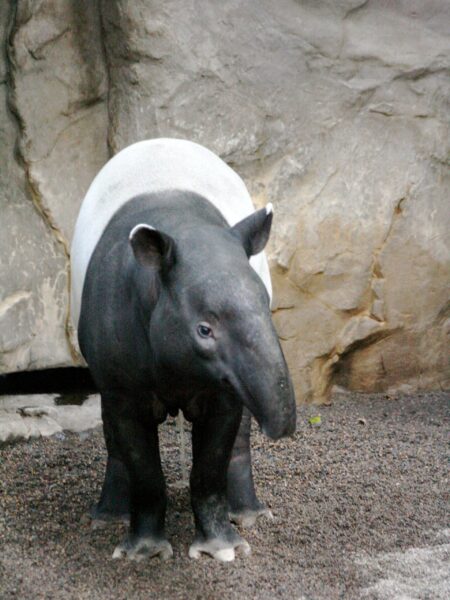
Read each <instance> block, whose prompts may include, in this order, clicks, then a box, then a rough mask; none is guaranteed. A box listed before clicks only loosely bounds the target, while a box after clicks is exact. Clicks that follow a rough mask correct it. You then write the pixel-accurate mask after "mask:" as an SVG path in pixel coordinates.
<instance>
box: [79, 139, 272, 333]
mask: <svg viewBox="0 0 450 600" xmlns="http://www.w3.org/2000/svg"><path fill="white" fill-rule="evenodd" d="M166 190H181V191H189V192H194V193H197V194H200V195H201V196H203V197H204V198H206V199H207V200H209V201H210V202H211V203H212V204H213V205H214V206H215V207H216V208H217V209H218V210H219V211H220V212H221V213H222V215H223V216H224V218H225V219H226V221H227V222H228V223H229V224H230V225H234V224H235V223H237V222H238V221H240V220H241V219H243V218H244V217H246V216H248V215H249V214H251V213H252V212H253V211H254V207H253V203H252V200H251V198H250V195H249V193H248V191H247V188H246V187H245V184H244V182H243V181H242V179H241V178H240V177H239V175H238V174H237V173H235V172H234V171H233V170H232V169H231V168H230V167H229V166H228V165H227V164H226V163H225V162H224V161H223V160H221V159H220V158H219V157H218V156H216V155H215V154H214V153H213V152H211V151H210V150H208V149H206V148H204V147H203V146H200V145H199V144H195V143H194V142H189V141H186V140H177V139H164V138H161V139H155V140H146V141H143V142H138V143H136V144H133V145H132V146H128V148H125V149H124V150H122V151H121V152H119V153H118V154H117V155H116V156H114V157H113V158H112V159H111V160H110V161H109V162H108V163H107V164H106V165H105V166H104V167H103V168H102V169H101V171H100V172H99V173H98V175H97V176H96V178H95V179H94V181H93V182H92V184H91V186H90V188H89V190H88V192H87V194H86V196H85V198H84V200H83V204H82V206H81V210H80V213H79V215H78V219H77V222H76V225H75V233H74V237H73V241H72V247H71V276H72V280H71V281H72V283H71V289H72V294H71V315H72V322H73V325H74V327H75V328H76V327H77V326H78V319H79V315H80V308H81V295H82V291H83V284H84V278H85V275H86V271H87V268H88V265H89V260H90V258H91V256H92V253H93V252H94V250H95V247H96V245H97V243H98V241H99V239H100V237H101V236H102V233H103V231H104V230H105V227H106V226H107V224H108V222H109V221H110V219H111V218H112V217H113V216H114V214H115V213H116V212H117V211H118V210H119V209H120V208H121V207H122V206H123V205H124V204H125V203H126V202H128V201H129V200H130V199H131V198H133V197H134V196H138V195H139V194H144V193H154V192H163V191H166ZM149 225H151V223H149ZM250 263H251V265H252V267H253V268H254V269H255V271H256V272H257V273H258V275H259V276H260V277H261V279H262V281H263V283H264V285H265V286H266V288H267V291H268V292H269V296H270V297H271V296H272V286H271V282H270V273H269V267H268V264H267V260H266V257H265V255H264V253H263V252H262V253H261V254H258V255H257V256H254V257H252V258H251V260H250Z"/></svg>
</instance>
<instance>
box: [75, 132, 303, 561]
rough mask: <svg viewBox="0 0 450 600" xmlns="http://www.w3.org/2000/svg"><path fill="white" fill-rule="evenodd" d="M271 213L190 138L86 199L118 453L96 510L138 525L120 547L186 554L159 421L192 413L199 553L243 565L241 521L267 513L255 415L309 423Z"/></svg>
mask: <svg viewBox="0 0 450 600" xmlns="http://www.w3.org/2000/svg"><path fill="white" fill-rule="evenodd" d="M271 222H272V209H271V206H270V205H269V206H267V207H266V208H263V209H261V210H258V211H256V212H255V211H254V208H253V205H252V201H251V199H250V196H249V193H248V191H247V189H246V187H245V185H244V183H243V181H242V179H241V178H240V177H239V176H238V175H237V174H236V173H235V172H234V171H233V170H232V169H231V168H230V167H228V166H227V165H226V164H225V162H223V161H222V160H221V159H220V158H219V157H218V156H216V155H215V154H213V153H212V152H211V151H209V150H207V149H206V148H204V147H203V146H200V145H198V144H195V143H193V142H189V141H185V140H176V139H154V140H147V141H142V142H138V143H136V144H133V145H131V146H129V147H128V148H125V149H124V150H122V151H121V152H119V153H118V154H117V155H116V156H114V157H113V158H112V159H111V160H110V161H109V162H108V163H107V164H106V165H105V166H104V167H103V168H102V169H101V171H100V172H99V174H98V175H97V176H96V178H95V179H94V181H93V183H92V185H91V186H90V188H89V190H88V192H87V194H86V197H85V199H84V201H83V204H82V207H81V210H80V213H79V217H78V220H77V223H76V227H75V233H74V238H73V243H72V248H71V271H72V307H71V310H72V319H73V322H74V325H75V326H77V327H78V339H79V344H80V349H81V352H82V354H83V356H84V358H85V359H86V361H87V364H88V366H89V369H90V371H91V373H92V376H93V379H94V381H95V383H96V385H97V387H98V389H99V390H100V393H101V403H102V418H103V427H104V435H105V440H106V447H107V451H108V460H107V466H106V474H105V480H104V484H103V488H102V492H101V496H100V500H99V502H98V504H97V506H96V508H95V509H94V517H95V518H97V519H101V520H108V519H123V518H126V517H129V522H130V524H129V532H128V535H127V537H126V539H125V541H124V542H123V543H121V544H120V545H119V546H118V547H117V548H116V549H115V551H114V554H113V557H117V558H119V557H123V556H127V557H129V558H131V559H141V558H144V557H147V556H148V557H150V556H155V555H158V554H159V555H161V556H162V557H163V558H167V557H169V556H171V555H172V547H171V545H170V543H169V542H168V541H167V539H166V537H165V533H164V518H165V512H166V491H165V484H164V477H163V472H162V469H161V463H160V454H159V447H158V424H159V423H161V422H162V421H164V420H165V419H166V417H167V415H168V414H171V415H175V414H177V412H178V411H179V410H182V411H183V414H184V416H185V417H186V418H187V419H188V420H189V421H192V447H193V448H192V450H193V466H192V471H191V475H190V490H191V503H192V508H193V512H194V518H195V528H196V534H195V539H194V542H193V544H192V545H191V547H190V549H189V556H191V557H195V558H197V557H198V556H200V553H206V554H209V555H211V556H213V557H214V558H217V559H219V560H223V561H229V560H233V559H234V557H235V549H237V548H239V547H241V548H242V549H243V551H244V552H245V553H246V552H248V551H249V549H250V548H249V545H248V544H247V542H246V541H245V540H243V539H242V538H241V537H240V536H239V535H238V533H237V531H236V530H235V529H234V528H233V526H232V525H231V524H230V518H231V519H232V520H233V521H235V522H237V523H239V522H247V523H248V522H251V521H254V520H255V519H256V517H257V516H258V515H259V514H263V513H264V512H267V511H266V509H265V507H264V506H263V505H262V504H261V503H260V502H259V500H258V499H257V497H256V494H255V490H254V485H253V477H252V471H251V460H250V441H249V439H250V414H251V415H253V416H254V418H255V419H256V421H257V422H258V424H259V425H260V427H261V429H262V431H263V432H264V433H265V434H267V435H268V436H269V437H270V438H273V439H277V438H280V437H282V436H286V435H290V434H292V433H293V432H294V430H295V419H296V416H295V413H296V411H295V398H294V392H293V388H292V383H291V380H290V377H289V373H288V369H287V366H286V362H285V359H284V357H283V353H282V350H281V348H280V344H279V342H278V339H277V335H276V333H275V330H274V327H273V324H272V321H271V313H270V296H271V284H270V275H269V270H268V265H267V261H266V258H265V256H264V254H263V253H262V250H263V248H264V246H265V244H266V242H267V240H268V237H269V233H270V227H271ZM249 259H250V261H249ZM276 483H277V482H274V485H276Z"/></svg>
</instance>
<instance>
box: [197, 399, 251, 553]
mask: <svg viewBox="0 0 450 600" xmlns="http://www.w3.org/2000/svg"><path fill="white" fill-rule="evenodd" d="M241 414H242V406H241V405H240V404H239V403H238V402H237V401H236V400H235V399H233V398H231V397H229V396H226V395H225V394H224V395H220V396H218V397H217V398H211V399H210V401H209V402H208V405H207V407H206V409H205V412H204V414H203V416H202V418H201V419H199V420H198V421H194V423H193V427H192V451H193V466H192V471H191V501H192V508H193V511H194V519H195V528H196V536H195V540H194V542H193V544H192V545H191V547H190V548H189V556H190V557H191V558H198V557H199V556H200V554H201V553H205V554H209V555H211V556H213V557H214V558H216V559H218V560H222V561H230V560H233V559H234V556H235V553H234V551H235V548H237V547H242V548H243V550H244V552H245V553H248V552H249V551H250V547H249V545H248V544H247V542H246V541H245V540H243V539H242V538H241V537H240V536H239V535H238V533H237V532H236V531H235V529H234V528H233V526H232V525H231V524H230V522H229V517H228V500H227V469H228V465H229V462H230V456H231V450H232V448H233V443H234V439H235V437H236V433H237V430H238V427H239V422H240V419H241Z"/></svg>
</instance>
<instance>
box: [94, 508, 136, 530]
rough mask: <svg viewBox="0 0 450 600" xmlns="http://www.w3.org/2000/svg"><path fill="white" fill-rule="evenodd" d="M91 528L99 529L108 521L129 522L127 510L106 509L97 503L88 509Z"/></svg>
mask: <svg viewBox="0 0 450 600" xmlns="http://www.w3.org/2000/svg"><path fill="white" fill-rule="evenodd" d="M90 515H91V527H92V529H101V528H103V527H105V526H106V525H108V524H109V523H125V524H129V522H130V514H129V513H128V512H122V511H116V510H106V509H104V508H102V507H100V506H99V505H98V504H97V505H95V506H93V507H92V508H91V511H90Z"/></svg>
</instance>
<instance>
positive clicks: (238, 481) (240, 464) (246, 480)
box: [227, 408, 273, 527]
mask: <svg viewBox="0 0 450 600" xmlns="http://www.w3.org/2000/svg"><path fill="white" fill-rule="evenodd" d="M250 429H251V416H250V412H249V411H248V410H247V409H246V408H244V412H243V414H242V419H241V424H240V427H239V431H238V433H237V436H236V440H235V442H234V446H233V452H232V454H231V460H230V466H229V467H228V485H227V494H228V506H229V511H230V519H231V520H232V521H233V522H234V523H237V524H238V525H241V526H243V527H250V526H252V525H254V523H255V522H256V520H257V518H258V517H260V516H266V517H269V518H273V517H272V513H271V512H270V510H269V509H268V508H266V507H265V506H264V504H262V503H261V502H260V501H259V500H258V498H257V496H256V492H255V485H254V483H253V474H252V459H251V454H250Z"/></svg>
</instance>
